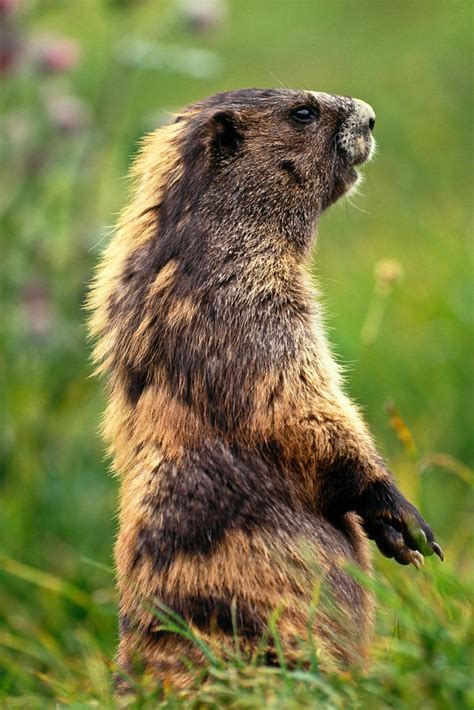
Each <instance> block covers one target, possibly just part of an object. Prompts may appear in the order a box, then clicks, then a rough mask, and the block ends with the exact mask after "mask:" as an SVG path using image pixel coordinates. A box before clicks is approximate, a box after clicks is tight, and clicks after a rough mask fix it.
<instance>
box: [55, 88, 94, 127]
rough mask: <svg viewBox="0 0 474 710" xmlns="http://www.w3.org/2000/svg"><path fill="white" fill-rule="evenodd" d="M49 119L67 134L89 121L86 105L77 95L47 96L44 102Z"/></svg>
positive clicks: (84, 125)
mask: <svg viewBox="0 0 474 710" xmlns="http://www.w3.org/2000/svg"><path fill="white" fill-rule="evenodd" d="M46 111H47V114H48V117H49V120H50V121H51V123H52V124H53V125H54V127H55V128H56V129H57V130H58V131H59V132H60V133H64V134H67V135H71V134H73V133H78V132H80V131H81V130H82V129H83V128H85V127H86V126H87V125H88V124H89V123H90V112H89V109H88V107H87V105H86V104H85V103H84V101H82V100H81V99H79V98H78V97H77V96H73V95H71V94H66V95H63V96H49V97H48V98H47V103H46Z"/></svg>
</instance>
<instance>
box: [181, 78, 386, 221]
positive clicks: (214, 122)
mask: <svg viewBox="0 0 474 710" xmlns="http://www.w3.org/2000/svg"><path fill="white" fill-rule="evenodd" d="M177 121H178V122H185V123H186V124H187V126H186V138H185V139H184V146H183V163H184V165H183V167H184V182H185V183H187V185H186V187H185V190H184V191H183V194H186V193H188V194H189V192H193V193H194V194H195V197H196V198H197V199H199V204H198V203H196V202H195V203H194V206H195V207H196V208H201V210H202V209H203V208H204V209H206V210H207V209H208V208H210V207H211V206H212V207H213V208H214V210H215V211H216V212H217V211H218V210H219V214H220V216H221V218H224V217H225V216H227V215H229V214H230V213H232V215H233V217H234V219H244V220H245V221H246V218H249V217H250V219H252V220H255V221H259V222H260V221H262V220H263V219H265V217H269V218H271V217H273V218H275V217H277V220H279V221H281V222H282V224H285V223H287V222H288V216H289V213H291V212H292V211H293V214H296V215H297V214H298V213H299V214H301V215H302V216H303V215H304V216H305V217H306V218H309V219H310V221H311V220H313V221H314V219H315V218H317V216H318V215H319V214H320V213H321V212H322V211H323V210H324V209H325V208H327V207H328V206H329V205H330V204H332V203H333V202H334V201H335V200H336V199H338V198H339V197H340V196H341V195H343V194H344V193H345V192H346V191H347V190H348V189H349V188H350V187H351V186H352V185H353V184H354V183H355V182H356V180H357V172H356V170H355V166H357V165H360V164H361V163H363V162H365V161H366V160H367V159H369V157H370V156H371V154H372V152H373V148H374V140H373V138H372V129H373V127H374V124H375V113H374V111H373V109H372V108H371V107H370V106H369V105H368V104H366V103H365V102H363V101H359V100H358V99H352V98H349V97H343V96H333V95H331V94H326V93H320V92H312V91H290V90H285V89H282V90H266V89H245V90H240V91H231V92H228V93H223V94H217V95H215V96H212V97H210V98H207V99H204V100H203V101H200V102H198V103H196V104H193V105H192V106H190V107H189V108H188V109H187V110H185V111H184V112H183V113H182V114H181V115H180V116H179V117H178V119H177ZM186 175H187V176H188V179H186ZM191 181H192V182H191ZM191 185H192V188H191ZM203 198H204V200H203ZM285 213H286V219H285ZM289 225H290V229H291V228H292V225H293V222H292V220H291V219H290V220H289Z"/></svg>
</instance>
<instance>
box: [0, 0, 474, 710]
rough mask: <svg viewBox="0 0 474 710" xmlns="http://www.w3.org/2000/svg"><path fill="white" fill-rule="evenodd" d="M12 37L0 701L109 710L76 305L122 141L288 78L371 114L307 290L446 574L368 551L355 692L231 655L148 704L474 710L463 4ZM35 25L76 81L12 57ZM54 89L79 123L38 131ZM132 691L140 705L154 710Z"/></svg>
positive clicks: (43, 22) (105, 597)
mask: <svg viewBox="0 0 474 710" xmlns="http://www.w3.org/2000/svg"><path fill="white" fill-rule="evenodd" d="M10 21H11V22H13V24H14V26H15V28H16V31H17V33H18V35H19V38H20V39H21V40H22V41H21V42H20V45H19V46H20V49H19V56H18V59H19V60H21V61H19V62H18V63H17V66H16V69H15V70H10V71H8V72H4V73H3V74H1V76H0V80H1V82H2V87H1V93H0V110H1V115H0V126H1V130H2V135H6V136H7V140H6V141H5V142H4V143H2V145H1V146H0V161H1V166H2V172H1V175H0V212H1V214H0V225H1V240H2V248H3V251H2V259H1V261H0V272H1V279H0V293H1V298H2V309H1V316H0V317H1V326H2V327H1V329H0V338H1V343H2V360H1V375H2V389H1V391H2V397H3V401H2V407H1V408H0V424H1V426H0V495H1V501H2V503H1V515H0V705H1V706H2V707H20V708H23V707H28V708H30V707H31V708H35V707H51V706H55V707H58V706H59V707H61V706H62V705H72V706H73V707H77V708H80V707H94V706H99V707H107V706H108V705H111V704H112V702H113V701H112V699H111V691H110V671H111V668H112V666H113V661H112V659H113V653H114V647H115V643H116V636H117V631H116V620H115V607H116V598H115V592H114V583H113V572H112V567H113V562H112V546H113V538H114V528H115V520H114V511H115V497H116V482H115V481H114V480H113V479H112V478H111V477H110V476H108V475H107V462H106V461H104V458H103V450H102V445H101V442H100V440H99V438H98V436H97V423H98V420H99V417H100V412H101V410H102V408H103V399H102V394H101V389H100V385H99V384H98V383H97V382H95V381H94V380H92V379H91V378H90V377H89V375H90V366H89V363H88V350H87V346H86V340H85V329H84V312H83V309H82V304H83V301H84V295H85V292H86V288H87V282H88V281H89V279H90V277H91V272H92V268H93V266H94V264H95V263H96V262H97V259H98V255H99V253H100V248H101V245H102V244H103V242H104V241H105V240H106V238H107V234H108V232H109V228H110V225H111V224H113V222H114V220H115V217H116V213H117V211H118V210H119V209H120V206H121V205H122V204H123V200H124V198H125V190H126V183H125V181H124V180H123V179H122V176H123V174H124V173H125V171H126V168H127V165H128V164H129V161H130V158H131V156H132V155H133V153H134V151H135V149H136V142H137V140H138V138H139V137H140V135H142V133H143V132H144V131H146V130H149V129H151V128H153V127H155V126H156V125H157V124H158V123H159V122H160V121H162V120H163V117H164V116H166V112H169V111H173V110H175V109H178V108H179V107H180V106H181V105H183V104H186V103H188V102H190V101H192V100H194V99H197V98H199V97H201V96H205V95H207V94H210V93H213V92H215V91H218V90H222V89H227V88H235V87H239V86H252V85H257V86H278V85H280V84H283V85H287V86H291V87H295V88H298V87H307V88H312V89H318V90H327V91H331V92H334V93H342V94H351V95H354V96H358V97H359V98H363V99H365V100H367V101H369V102H370V103H372V105H373V106H374V107H375V109H376V111H377V126H376V138H377V140H378V143H379V155H378V157H377V160H376V161H375V162H374V163H373V164H371V165H370V166H369V167H368V168H367V170H366V182H365V184H364V186H363V188H362V193H363V194H361V195H359V196H356V197H354V198H352V202H353V203H354V204H351V203H350V202H348V201H343V202H342V203H341V204H340V205H338V206H335V207H334V208H333V209H332V210H331V211H330V212H329V213H328V214H327V215H326V216H325V217H324V219H323V221H322V224H321V227H320V235H319V243H318V246H317V249H316V251H315V255H314V271H315V274H317V278H318V279H319V282H320V284H321V287H322V290H323V292H324V294H325V302H326V309H327V314H328V325H329V328H330V335H331V339H332V341H333V343H334V346H335V350H336V352H337V353H338V355H339V356H340V359H341V360H342V361H343V362H344V363H346V364H347V369H348V387H349V390H350V392H351V394H352V396H353V397H354V398H355V399H357V401H359V402H360V403H361V404H362V405H363V407H364V409H365V412H366V416H367V419H368V421H369V423H370V426H371V428H372V430H373V431H374V433H375V435H376V437H377V440H378V441H379V443H380V446H381V449H382V450H383V451H384V453H385V455H386V456H387V458H388V460H389V461H390V464H391V466H392V468H393V470H394V472H395V474H396V477H397V480H398V481H399V483H400V486H401V488H402V489H403V491H404V492H405V493H406V494H407V495H409V496H410V498H411V499H412V500H413V501H414V502H417V504H418V505H419V506H420V508H421V510H422V512H423V514H424V515H425V517H426V518H427V520H428V521H429V522H430V524H431V525H432V526H433V528H434V530H435V531H436V534H437V537H438V539H439V541H440V543H441V544H442V546H443V548H444V549H445V552H446V561H445V562H444V563H443V564H442V565H441V563H439V561H438V560H434V561H433V560H432V559H429V560H427V564H426V567H425V569H424V570H423V571H421V572H419V573H417V572H416V571H415V570H412V569H405V568H399V567H397V566H396V565H395V563H393V562H390V561H386V560H383V559H381V558H380V556H379V555H378V553H376V552H374V556H375V558H376V567H377V575H376V582H375V584H376V590H377V596H378V599H379V611H378V622H377V634H376V639H375V642H374V654H373V656H374V659H373V664H372V666H371V667H370V668H368V669H367V672H366V673H365V674H364V675H351V674H349V673H347V674H342V675H339V676H334V677H325V678H324V677H321V676H320V675H319V674H318V673H317V671H315V670H313V672H311V673H310V672H303V671H291V672H290V671H285V670H274V669H271V670H269V669H265V668H260V667H252V666H248V665H242V664H240V663H239V662H238V660H236V659H234V660H233V661H232V662H229V661H226V662H220V663H217V664H214V665H212V666H211V668H210V669H209V678H208V680H207V682H206V683H205V684H202V683H197V684H196V688H195V689H193V691H192V692H191V694H190V695H189V696H188V697H186V698H184V699H183V698H181V699H179V698H175V697H173V695H172V694H171V692H168V695H167V697H166V699H165V700H163V707H168V708H174V707H180V706H182V707H195V708H207V707H209V708H214V707H215V708H220V707H232V708H260V707H270V708H300V707H301V708H306V707H328V708H332V707H334V708H342V707H344V708H346V707H351V708H352V707H354V708H358V707H360V708H372V707H374V708H379V707H389V708H411V707H413V708H415V707H416V708H418V707H423V708H450V709H453V708H468V707H472V702H473V698H472V697H471V698H470V699H469V695H468V693H469V688H468V684H469V662H470V658H471V649H472V627H471V626H470V609H471V604H470V596H471V597H472V580H473V570H472V565H471V564H470V562H469V556H468V550H469V545H470V544H472V536H471V535H470V527H469V514H470V512H471V510H472V474H471V473H470V471H469V468H468V467H469V464H470V462H472V458H473V439H472V436H471V432H472V424H473V422H472V415H473V407H472V396H473V382H472V375H473V369H472V366H470V355H471V353H472V345H471V343H472V296H473V293H472V282H471V279H470V276H471V273H472V248H471V246H470V244H469V239H468V225H469V221H470V217H471V214H470V204H471V194H472V180H470V178H469V176H470V156H471V154H472V141H471V135H472V134H471V126H472V119H473V112H472V93H471V90H470V84H469V76H470V70H471V69H472V66H471V61H470V56H471V54H470V49H471V31H470V30H471V24H472V23H471V19H470V3H468V2H463V1H462V0H452V1H450V2H448V1H447V0H421V1H420V2H411V1H408V0H401V1H399V2H397V3H393V2H389V0H370V1H369V0H360V1H357V2H356V1H355V0H353V1H351V0H334V1H330V0H320V1H316V0H293V1H292V2H290V1H289V0H288V1H283V0H280V1H279V0H275V1H274V2H272V1H271V0H259V1H258V2H256V1H255V2H254V1H253V0H234V1H233V2H232V3H231V6H230V12H229V17H228V20H227V22H226V23H225V24H224V25H223V26H222V27H220V28H217V29H216V30H215V31H214V32H212V33H210V34H206V35H192V34H191V33H190V32H189V31H187V30H186V28H185V27H184V26H183V24H182V23H180V21H179V18H178V15H177V11H176V7H175V5H174V4H173V3H171V2H166V3H153V2H148V3H146V2H144V3H134V2H130V3H127V2H122V3H119V2H112V1H111V0H110V1H109V2H105V1H104V2H100V1H99V0H97V1H95V0H75V1H74V2H72V1H69V2H67V1H66V2H59V0H58V1H53V0H45V1H42V2H34V1H33V0H31V1H30V2H24V3H23V10H22V11H21V12H19V13H18V14H17V15H16V16H15V17H13V19H11V20H10ZM44 32H47V33H55V34H64V35H67V36H70V37H73V38H76V39H77V40H78V41H79V42H80V45H81V49H82V55H81V58H80V61H79V62H78V64H77V66H75V67H73V68H71V70H70V71H68V72H65V73H60V74H56V75H53V74H48V73H45V72H44V71H43V72H40V71H38V69H37V68H36V67H35V66H34V63H33V61H32V59H31V56H32V52H31V51H30V50H28V47H27V45H28V42H31V41H32V39H33V38H34V37H35V35H37V34H39V33H44ZM137 37H138V38H142V39H147V40H151V41H154V42H160V43H163V44H165V45H166V46H170V45H171V46H173V47H178V49H177V50H176V51H175V52H174V53H172V57H174V58H175V60H176V57H178V58H182V57H183V56H184V57H186V56H187V55H186V53H185V52H184V54H183V51H181V49H179V48H184V49H185V50H189V49H191V48H200V49H205V50H207V51H209V52H212V53H214V54H213V56H214V58H215V59H216V60H217V63H216V64H215V73H212V67H213V65H212V63H211V64H209V66H208V67H207V70H208V72H209V73H208V75H207V76H203V77H202V78H196V76H193V75H191V74H190V69H189V65H188V66H187V67H186V66H184V68H181V69H180V70H179V71H178V70H176V68H175V70H171V69H170V67H169V66H168V67H162V68H161V69H149V68H145V67H144V66H141V65H140V64H139V63H138V64H133V63H132V64H130V63H128V64H127V63H123V61H122V59H121V58H120V57H122V58H123V54H124V51H125V49H126V47H127V46H128V47H130V39H131V38H132V39H133V38H137ZM125 40H127V41H128V45H127V44H126V43H125V44H124V41H125ZM124 47H125V49H124ZM191 68H192V62H191ZM204 69H205V70H206V66H204ZM69 95H73V96H75V97H79V98H80V99H81V100H82V101H83V102H84V104H85V110H86V111H87V115H88V123H87V125H84V126H83V127H82V128H81V127H80V126H79V125H77V127H76V128H77V130H71V131H70V132H69V133H68V134H65V133H64V132H61V131H60V130H59V129H58V126H57V120H58V118H57V115H56V123H55V121H54V120H52V119H51V113H54V110H55V105H54V101H55V100H57V98H58V97H60V98H62V99H64V97H65V96H69ZM71 106H72V109H71V111H72V119H73V123H74V121H75V122H76V123H77V124H79V123H80V120H79V119H80V117H81V114H80V109H79V108H78V107H77V105H76V104H70V107H71ZM387 259H390V260H395V263H396V265H397V269H398V270H399V271H400V273H401V274H402V275H401V277H400V279H399V280H398V282H397V283H396V284H394V285H393V286H392V287H391V288H390V289H388V291H387V292H386V293H384V294H382V295H381V293H380V285H379V287H377V285H376V278H375V271H376V268H377V264H379V263H380V262H381V261H382V262H383V261H384V260H387ZM379 269H380V267H379ZM367 332H368V333H369V337H368V336H367ZM387 405H388V406H387ZM139 692H140V693H141V695H142V698H143V699H142V700H141V701H137V703H138V704H139V703H140V702H141V703H142V706H145V707H146V706H149V707H156V706H157V703H158V701H157V700H156V698H155V699H153V697H150V696H147V690H146V689H142V690H140V691H139Z"/></svg>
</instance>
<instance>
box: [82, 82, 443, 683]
mask: <svg viewBox="0 0 474 710" xmlns="http://www.w3.org/2000/svg"><path fill="white" fill-rule="evenodd" d="M374 122H375V115H374V112H373V110H372V109H371V107H370V106H369V105H368V104H365V103H364V102H362V101H358V100H356V99H350V98H348V97H337V96H332V95H329V94H324V93H316V92H307V91H289V90H279V91H273V90H262V89H249V90H242V91H235V92H229V93H225V94H218V95H216V96H213V97H211V98H209V99H205V100H204V101H201V102H199V103H196V104H194V105H192V106H190V107H189V108H187V109H186V110H185V111H183V112H182V114H181V115H180V116H179V117H178V118H177V119H176V121H175V123H174V124H172V125H170V126H168V127H165V128H162V129H159V130H158V131H156V132H155V133H153V134H152V135H151V136H149V137H148V138H147V139H146V140H145V142H144V144H143V148H142V150H141V152H140V155H139V156H138V159H137V161H136V163H135V166H134V168H133V171H132V176H133V181H134V187H133V193H132V197H131V200H130V204H129V205H128V207H127V208H126V209H125V210H124V212H123V215H122V217H121V219H120V222H119V225H118V229H117V232H116V234H115V236H114V237H113V239H112V241H111V243H110V245H109V247H108V248H107V249H106V251H105V253H104V256H103V260H102V263H101V265H100V268H99V270H98V274H97V277H96V279H95V282H94V285H93V288H92V290H91V295H90V300H89V306H90V309H91V310H92V315H91V321H90V324H91V332H92V335H93V336H94V337H95V338H96V339H97V345H96V349H95V359H96V362H97V365H98V369H99V371H100V372H102V373H105V374H106V375H107V376H108V383H109V404H108V409H107V412H106V416H105V424H104V432H105V437H106V439H107V442H108V445H109V448H110V452H111V455H112V458H113V462H114V467H115V469H116V471H117V472H118V473H119V474H120V476H121V503H120V530H119V537H118V541H117V547H116V559H117V570H118V583H119V588H120V595H121V609H120V621H121V642H120V649H119V664H120V667H121V668H122V669H123V671H124V672H126V673H130V672H131V671H132V663H133V659H134V658H135V657H138V658H139V660H140V661H141V662H142V664H143V663H144V664H145V667H147V668H148V669H149V670H151V671H152V672H153V673H154V674H155V675H156V676H157V678H161V679H163V678H168V679H171V680H172V681H173V682H175V683H178V684H179V683H183V682H185V681H186V680H187V677H188V671H187V670H186V666H185V665H184V664H183V662H182V660H181V659H182V657H183V656H188V657H190V658H191V659H192V660H193V661H194V662H196V663H199V662H200V661H201V660H202V659H201V657H200V654H199V652H198V650H197V648H193V647H192V646H191V645H189V644H188V643H187V642H186V641H185V640H184V639H182V638H179V637H177V636H174V635H170V634H165V633H163V632H160V631H158V630H157V629H156V626H157V623H156V618H155V616H154V615H153V612H152V611H151V610H150V608H151V605H152V604H153V602H154V601H155V602H158V603H162V604H165V605H166V606H167V607H169V608H171V609H173V610H174V611H176V612H177V613H179V614H180V615H182V616H183V617H184V618H185V619H186V620H187V621H188V623H189V624H190V625H191V626H192V627H194V628H196V629H198V630H199V632H200V633H201V634H203V635H204V636H205V638H207V639H208V640H209V642H211V643H218V644H219V645H220V646H221V647H224V646H225V644H226V643H227V642H229V641H231V639H232V635H233V621H232V619H233V610H234V611H235V619H236V621H237V627H238V628H237V631H238V634H239V638H240V640H241V643H242V648H243V649H246V650H247V651H249V652H252V651H253V650H255V649H256V648H257V647H258V645H259V643H261V639H262V637H263V636H264V635H265V634H266V633H267V631H268V629H267V621H268V617H269V615H270V614H271V613H272V611H274V610H275V609H279V610H280V611H279V621H278V631H279V634H280V637H281V640H282V642H283V645H284V648H285V651H286V653H287V655H288V658H289V660H290V662H291V660H292V659H296V658H297V657H298V653H299V651H298V648H299V644H300V642H301V640H302V639H304V638H305V636H306V634H307V628H308V614H309V608H310V606H311V604H312V601H314V590H315V588H316V586H317V587H318V589H320V590H322V594H321V595H320V600H321V602H320V604H319V605H318V608H317V611H316V613H315V614H314V615H313V616H312V617H311V618H312V622H311V623H312V625H313V633H314V634H315V637H316V639H317V644H318V646H319V649H320V652H321V658H322V662H323V666H326V667H330V666H332V665H334V664H338V663H348V662H354V661H355V660H356V659H361V658H362V659H363V658H364V654H365V650H366V646H367V641H368V638H369V634H370V627H371V619H372V600H371V597H370V594H369V593H368V592H367V591H366V590H364V589H363V588H362V587H361V586H359V585H358V584H357V582H356V581H355V580H354V579H353V578H352V577H351V576H350V575H348V574H346V573H345V572H344V565H345V564H346V563H347V562H350V563H352V564H358V565H360V566H361V567H362V569H364V570H365V571H369V569H370V564H369V560H368V553H367V543H366V533H367V534H368V535H369V536H370V537H372V538H374V539H375V540H376V541H377V544H378V545H379V547H380V549H381V550H382V552H384V554H386V555H388V556H390V557H395V558H396V559H397V561H399V562H401V563H402V564H408V563H409V562H412V563H413V564H416V565H417V566H418V565H420V564H421V563H422V561H423V557H422V554H421V553H423V554H431V553H432V552H433V551H435V552H437V553H438V554H439V555H441V554H442V553H441V550H440V548H439V546H438V545H437V544H436V542H434V539H433V535H432V533H431V530H430V529H429V527H428V526H427V525H426V523H425V522H424V521H423V519H422V518H421V516H420V514H419V513H418V511H416V509H415V508H413V506H411V505H410V504H409V503H408V502H407V501H406V500H405V499H404V498H403V496H402V495H401V493H400V492H399V491H398V490H397V489H396V487H395V485H394V484H393V481H392V478H391V476H390V474H389V473H388V471H387V470H386V468H385V466H384V464H383V462H382V460H381V458H380V456H379V455H378V454H377V452H376V450H375V447H374V444H373V442H372V440H371V437H370V435H369V433H368V431H367V429H366V427H365V424H364V423H363V421H362V419H361V417H360V415H359V413H358V411H357V409H356V408H355V406H354V405H353V404H352V403H351V402H350V401H349V400H348V398H347V397H346V396H345V395H344V394H343V392H342V390H341V381H340V376H339V373H338V368H337V367H336V365H335V364H334V362H333V360H332V358H331V354H330V350H329V348H328V345H327V342H326V338H325V335H324V328H323V324H322V319H321V314H320V308H319V306H318V301H317V294H316V293H315V291H314V290H313V288H312V286H311V285H310V282H309V279H308V277H307V274H306V262H307V257H308V254H309V252H310V249H311V246H312V244H313V241H314V238H315V237H314V235H315V230H316V225H317V221H318V218H319V216H320V214H321V213H322V211H323V210H324V209H326V208H327V207H328V206H329V205H330V204H332V203H333V202H334V201H335V200H336V199H338V197H340V196H341V195H343V194H344V193H345V192H346V191H347V190H348V189H349V188H350V187H351V186H352V185H353V184H354V182H355V181H356V180H357V172H356V169H355V167H356V166H357V165H359V164H361V163H363V162H365V161H366V160H367V159H368V158H369V157H370V154H371V152H372V149H373V138H372V133H371V132H372V129H373V126H374ZM267 635H268V634H267ZM267 660H268V662H274V661H275V655H274V653H273V648H272V639H271V637H269V639H268V648H267Z"/></svg>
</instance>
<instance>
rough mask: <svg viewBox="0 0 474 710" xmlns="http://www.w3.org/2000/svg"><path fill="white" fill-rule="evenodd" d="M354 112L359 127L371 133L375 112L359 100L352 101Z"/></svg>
mask: <svg viewBox="0 0 474 710" xmlns="http://www.w3.org/2000/svg"><path fill="white" fill-rule="evenodd" d="M354 110H355V113H356V115H357V118H358V119H359V121H360V123H361V126H362V127H363V128H368V129H369V130H370V131H372V130H373V128H374V126H375V111H374V109H373V108H372V106H370V104H368V103H366V102H365V101H361V100H360V99H354Z"/></svg>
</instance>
